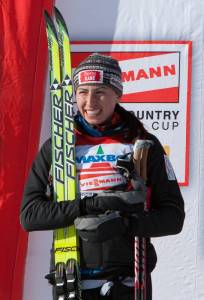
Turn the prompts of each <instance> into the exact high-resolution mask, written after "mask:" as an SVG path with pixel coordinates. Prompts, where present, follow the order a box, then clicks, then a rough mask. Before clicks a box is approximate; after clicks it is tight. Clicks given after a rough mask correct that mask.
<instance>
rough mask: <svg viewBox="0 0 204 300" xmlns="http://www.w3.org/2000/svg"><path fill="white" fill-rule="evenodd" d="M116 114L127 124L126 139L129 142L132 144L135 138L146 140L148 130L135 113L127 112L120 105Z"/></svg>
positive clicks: (117, 106)
mask: <svg viewBox="0 0 204 300" xmlns="http://www.w3.org/2000/svg"><path fill="white" fill-rule="evenodd" d="M115 111H116V112H118V113H119V115H120V116H121V117H122V119H123V120H125V122H126V126H125V131H124V138H125V140H126V141H127V142H132V141H134V140H135V138H139V139H145V138H146V135H147V130H146V129H145V128H144V126H143V124H142V122H140V121H139V120H138V118H137V117H136V116H135V114H134V112H133V111H127V110H126V109H124V108H123V107H122V106H120V105H119V104H117V105H116V109H115Z"/></svg>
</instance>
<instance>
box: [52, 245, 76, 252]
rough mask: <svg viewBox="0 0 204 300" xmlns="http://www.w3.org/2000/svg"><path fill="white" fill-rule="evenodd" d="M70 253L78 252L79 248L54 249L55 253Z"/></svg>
mask: <svg viewBox="0 0 204 300" xmlns="http://www.w3.org/2000/svg"><path fill="white" fill-rule="evenodd" d="M70 251H79V247H77V246H72V247H58V248H56V249H55V253H56V252H70Z"/></svg>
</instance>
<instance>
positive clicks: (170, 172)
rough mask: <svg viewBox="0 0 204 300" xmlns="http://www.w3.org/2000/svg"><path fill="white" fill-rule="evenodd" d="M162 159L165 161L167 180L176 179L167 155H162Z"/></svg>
mask: <svg viewBox="0 0 204 300" xmlns="http://www.w3.org/2000/svg"><path fill="white" fill-rule="evenodd" d="M164 161H165V166H166V173H167V177H168V180H176V176H175V173H174V169H173V167H172V164H171V162H170V160H169V158H168V156H167V155H164Z"/></svg>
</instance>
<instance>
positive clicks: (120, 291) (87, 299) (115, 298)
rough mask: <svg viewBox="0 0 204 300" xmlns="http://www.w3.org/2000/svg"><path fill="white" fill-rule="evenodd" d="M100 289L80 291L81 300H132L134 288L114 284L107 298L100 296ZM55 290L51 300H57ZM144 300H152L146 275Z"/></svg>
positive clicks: (150, 283)
mask: <svg viewBox="0 0 204 300" xmlns="http://www.w3.org/2000/svg"><path fill="white" fill-rule="evenodd" d="M100 290H101V289H100V288H97V289H90V290H84V291H82V299H83V300H134V299H135V297H134V295H135V291H134V287H127V286H125V285H123V284H122V283H121V282H115V283H114V285H113V286H112V288H111V289H110V294H109V295H108V296H101V295H100ZM57 299H58V298H57V296H56V293H55V288H53V300H57ZM145 300H152V281H151V275H150V274H147V297H146V299H145Z"/></svg>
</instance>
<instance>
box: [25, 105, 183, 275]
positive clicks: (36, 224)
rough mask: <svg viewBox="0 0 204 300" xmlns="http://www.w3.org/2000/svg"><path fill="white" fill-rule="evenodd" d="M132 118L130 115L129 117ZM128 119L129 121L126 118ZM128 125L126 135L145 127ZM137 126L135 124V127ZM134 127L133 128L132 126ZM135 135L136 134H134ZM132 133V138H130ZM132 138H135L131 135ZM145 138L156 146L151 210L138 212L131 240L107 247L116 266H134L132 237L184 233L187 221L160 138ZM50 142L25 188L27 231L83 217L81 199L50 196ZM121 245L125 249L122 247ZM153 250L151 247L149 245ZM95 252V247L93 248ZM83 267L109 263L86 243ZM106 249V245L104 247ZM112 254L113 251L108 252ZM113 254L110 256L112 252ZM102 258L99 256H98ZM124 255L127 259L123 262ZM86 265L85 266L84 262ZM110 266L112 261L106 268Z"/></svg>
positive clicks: (151, 156) (150, 178) (151, 171)
mask: <svg viewBox="0 0 204 300" xmlns="http://www.w3.org/2000/svg"><path fill="white" fill-rule="evenodd" d="M122 114H124V115H125V117H126V118H125V119H126V120H128V122H129V121H130V119H131V118H132V120H134V122H135V124H137V122H138V120H136V118H135V117H134V118H133V116H132V115H131V114H130V113H128V112H126V111H125V110H122ZM130 115H131V116H130ZM127 117H128V118H127ZM128 122H127V124H126V130H124V133H125V132H130V131H131V128H132V129H133V128H134V132H135V133H136V134H134V135H135V136H137V135H138V132H140V134H141V131H142V130H143V128H142V127H140V128H139V126H138V128H135V127H134V126H132V123H133V122H132V123H131V124H129V123H128ZM135 124H134V125H135ZM131 126H132V127H131ZM132 132H133V131H132ZM130 136H131V134H130V135H129V137H130ZM131 138H133V135H132V136H131ZM145 138H146V139H150V140H153V142H154V144H153V146H152V147H151V148H150V151H149V155H148V162H147V175H148V181H147V185H148V186H149V187H151V191H152V193H151V210H150V211H149V212H148V213H142V212H141V213H138V215H137V218H134V220H133V222H132V228H131V231H132V240H131V239H129V240H128V241H127V239H124V237H123V238H122V240H117V241H115V245H114V246H113V245H108V249H109V248H111V247H112V248H113V253H111V256H112V257H116V260H115V261H113V262H112V263H113V265H115V264H117V263H118V262H119V261H120V260H122V264H126V263H128V265H131V264H132V263H133V261H134V253H133V251H132V250H131V251H130V250H129V248H131V249H133V248H134V247H133V236H134V235H136V236H139V237H147V238H151V237H159V236H165V235H172V234H177V233H179V232H180V231H181V230H182V227H183V222H184V217H185V213H184V201H183V199H182V196H181V193H180V189H179V186H178V183H177V181H176V180H169V179H168V175H167V171H166V166H165V160H164V154H165V152H164V150H163V148H162V146H161V144H160V142H159V141H158V140H157V138H156V137H155V136H153V135H151V134H149V133H147V132H145ZM51 161H52V159H51V140H50V139H49V140H48V141H46V142H45V143H44V145H43V146H42V148H41V150H40V151H39V153H38V155H37V157H36V159H35V161H34V162H33V165H32V168H31V171H30V174H29V177H28V180H27V183H26V185H25V190H24V196H23V201H22V206H21V213H20V219H21V224H22V226H23V228H24V229H25V230H27V231H34V230H53V229H57V228H61V227H66V226H69V225H72V224H73V222H74V220H75V218H77V217H78V216H79V215H80V205H79V202H80V201H79V200H76V201H66V202H60V203H58V202H55V201H50V199H49V197H48V195H47V187H48V177H49V171H50V166H51ZM116 244H117V246H118V247H123V248H124V251H123V252H124V253H122V252H121V253H120V254H119V256H118V257H117V255H116V252H115V250H114V249H115V246H116ZM120 245H122V246H120ZM150 247H151V246H150ZM91 248H92V249H93V245H92V247H91ZM99 248H100V247H99V246H96V248H95V249H93V250H92V251H91V252H93V253H95V252H96V251H97V252H98V253H99V252H100V251H102V250H100V249H99ZM81 249H82V252H83V253H82V264H84V267H89V268H90V267H96V265H97V264H99V265H100V263H101V261H103V262H104V261H106V259H107V258H106V257H102V258H100V257H99V258H97V263H96V261H95V262H93V261H92V255H91V254H90V247H89V246H88V248H87V245H86V244H82V248H81ZM103 249H104V245H103ZM109 252H111V250H110V251H109ZM153 252H154V250H152V251H150V253H149V255H150V256H151V258H150V262H149V264H150V265H151V266H150V269H152V268H153V267H152V266H153V265H154V264H155V260H156V257H155V254H154V253H153ZM109 255H110V253H109ZM99 256H100V255H99ZM124 256H126V258H125V259H124ZM83 262H84V263H83ZM109 264H110V261H109V259H107V263H106V265H105V267H107V266H108V265H109ZM103 266H104V265H103Z"/></svg>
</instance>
